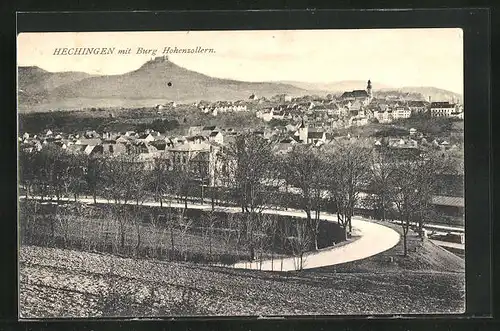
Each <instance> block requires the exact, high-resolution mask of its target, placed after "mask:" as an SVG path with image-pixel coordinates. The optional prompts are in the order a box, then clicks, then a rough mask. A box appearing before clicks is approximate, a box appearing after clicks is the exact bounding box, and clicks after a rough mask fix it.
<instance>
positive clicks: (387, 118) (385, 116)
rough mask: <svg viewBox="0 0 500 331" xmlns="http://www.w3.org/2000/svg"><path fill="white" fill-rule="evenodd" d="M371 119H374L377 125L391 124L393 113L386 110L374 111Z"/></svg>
mask: <svg viewBox="0 0 500 331" xmlns="http://www.w3.org/2000/svg"><path fill="white" fill-rule="evenodd" d="M373 117H374V118H376V119H377V120H378V121H379V123H391V122H392V121H393V120H394V117H393V112H392V110H390V109H387V110H385V111H381V110H378V111H374V112H373Z"/></svg>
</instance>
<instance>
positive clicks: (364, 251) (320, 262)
mask: <svg viewBox="0 0 500 331" xmlns="http://www.w3.org/2000/svg"><path fill="white" fill-rule="evenodd" d="M322 219H324V220H327V221H333V216H332V215H326V217H325V216H324V217H322ZM352 227H353V232H355V233H356V234H357V235H358V236H360V238H359V239H357V240H355V241H353V242H351V243H347V244H345V245H342V246H338V247H335V246H334V247H330V248H325V249H322V250H320V251H316V252H310V253H306V254H304V256H303V260H302V269H312V268H318V267H325V266H331V265H336V264H342V263H346V262H351V261H356V260H361V259H365V258H367V257H370V256H373V255H376V254H379V253H382V252H384V251H386V250H388V249H391V248H392V247H394V246H396V244H397V243H398V242H399V239H400V236H399V233H397V232H396V231H394V230H393V229H391V228H389V227H386V226H383V225H380V224H376V223H372V222H368V221H364V220H362V219H360V218H358V217H353V219H352ZM282 263H283V265H282ZM299 266H300V260H299V258H297V257H289V258H285V259H283V261H282V260H281V259H279V260H274V261H271V260H265V261H263V262H262V265H261V262H253V263H249V262H246V263H245V262H241V263H236V264H235V265H233V267H234V268H239V269H240V268H241V269H258V270H266V271H281V270H282V271H294V270H298V269H299Z"/></svg>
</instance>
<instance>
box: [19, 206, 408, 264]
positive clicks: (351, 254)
mask: <svg viewBox="0 0 500 331" xmlns="http://www.w3.org/2000/svg"><path fill="white" fill-rule="evenodd" d="M20 198H25V197H20ZM61 200H70V199H61ZM78 200H79V201H80V202H83V203H88V204H92V203H94V200H93V199H92V198H79V199H78ZM96 202H97V203H113V202H112V201H108V200H107V199H102V198H97V199H96ZM142 205H144V206H157V207H159V206H160V203H159V202H144V203H142ZM163 206H164V207H176V208H184V204H183V203H177V202H171V201H170V202H168V201H167V202H165V203H163ZM188 208H191V209H202V210H211V206H210V205H209V204H204V205H201V204H188ZM215 210H217V211H225V212H230V213H239V212H241V209H240V208H239V207H220V206H217V207H215ZM262 212H263V213H264V214H277V215H283V216H295V217H302V218H305V217H306V215H305V213H304V212H303V211H300V210H293V209H288V210H281V209H264V210H263V211H262ZM321 219H322V220H325V221H328V222H335V223H336V222H337V217H336V215H332V214H328V213H325V212H323V213H322V215H321ZM352 227H353V232H354V233H356V235H357V236H359V238H358V239H357V240H355V241H353V242H350V243H347V244H344V245H341V246H338V247H335V246H333V247H329V248H325V249H322V250H319V251H316V252H309V253H305V254H304V256H303V259H302V269H312V268H318V267H325V266H331V265H336V264H342V263H346V262H351V261H356V260H361V259H365V258H367V257H370V256H373V255H376V254H379V253H382V252H384V251H386V250H388V249H391V248H392V247H394V246H396V244H397V243H398V242H399V240H400V236H399V233H397V232H396V231H394V230H393V229H391V228H389V227H387V226H383V225H380V224H377V223H373V222H369V221H366V220H363V219H362V218H360V217H356V216H355V217H353V218H352ZM271 262H272V263H271ZM298 266H299V259H298V258H297V257H287V258H284V259H277V260H274V261H271V260H264V261H257V262H252V263H250V262H239V263H236V264H234V265H232V267H233V268H237V269H257V270H264V271H294V270H297V269H298Z"/></svg>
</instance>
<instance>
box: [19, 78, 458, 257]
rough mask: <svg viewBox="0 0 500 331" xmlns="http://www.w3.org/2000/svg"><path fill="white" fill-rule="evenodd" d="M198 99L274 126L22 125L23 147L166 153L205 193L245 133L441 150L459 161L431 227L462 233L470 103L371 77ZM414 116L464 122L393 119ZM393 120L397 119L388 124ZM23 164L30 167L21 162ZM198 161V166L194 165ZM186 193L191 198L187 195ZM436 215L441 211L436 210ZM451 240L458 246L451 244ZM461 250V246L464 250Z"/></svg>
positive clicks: (148, 161) (278, 145)
mask: <svg viewBox="0 0 500 331" xmlns="http://www.w3.org/2000/svg"><path fill="white" fill-rule="evenodd" d="M182 106H183V105H177V104H176V103H175V102H169V103H165V104H161V105H155V106H154V107H152V108H151V112H153V113H156V114H157V115H160V116H164V115H165V114H168V112H169V111H171V110H173V109H176V108H182ZM191 106H192V107H193V106H194V107H195V109H196V111H199V112H201V113H203V114H209V115H210V116H213V117H217V116H219V117H220V116H223V114H225V113H248V112H253V113H254V114H255V116H256V117H257V118H260V119H262V120H263V122H264V123H266V124H267V126H266V127H263V128H253V127H240V128H238V129H235V128H231V127H229V128H228V127H226V128H224V127H218V126H216V125H208V126H188V127H186V128H184V129H183V134H179V135H175V136H172V135H169V132H168V128H167V129H166V130H163V132H160V131H159V130H161V129H158V130H155V129H153V128H145V129H144V130H142V131H137V132H136V131H126V132H96V130H87V131H85V132H53V131H52V130H50V129H45V130H44V131H43V132H36V133H29V132H22V133H21V136H20V137H19V144H20V145H19V147H20V151H21V152H22V153H37V152H40V151H42V150H44V148H46V147H47V148H48V147H50V146H54V147H55V148H57V149H60V150H61V151H65V152H66V153H67V154H71V155H83V156H86V157H90V158H91V159H94V158H104V159H107V158H109V159H120V157H121V159H123V157H126V156H129V157H130V156H132V157H133V159H134V160H135V161H136V162H139V163H141V164H142V165H143V168H144V169H145V170H148V171H153V170H154V169H155V167H157V165H155V164H156V163H158V160H161V161H162V162H164V163H165V164H167V165H168V166H167V168H168V169H170V170H173V169H179V168H183V169H186V168H189V169H190V172H189V175H188V176H187V177H186V175H185V176H180V177H179V178H184V179H183V180H185V181H186V182H191V183H190V184H191V187H200V188H201V194H203V187H205V188H206V190H209V189H210V188H211V191H214V190H215V188H216V187H222V186H227V183H224V180H225V179H224V178H226V177H227V176H224V175H222V172H223V171H221V169H222V168H224V167H225V166H222V165H221V163H222V162H223V160H224V159H227V158H226V157H225V156H224V153H225V152H227V151H230V150H231V149H234V146H236V144H237V142H238V137H240V138H241V137H246V138H247V137H252V136H255V137H259V138H261V139H262V140H263V141H265V142H267V143H268V145H269V148H270V151H271V152H272V154H273V155H274V157H276V158H279V157H284V156H285V155H287V154H290V153H291V152H292V151H293V150H294V148H295V147H299V146H302V147H310V148H313V149H314V150H317V152H318V153H320V154H321V153H322V151H324V150H328V149H331V148H332V147H334V146H336V145H338V143H339V142H342V141H350V142H353V143H355V144H356V145H360V146H365V147H366V146H368V147H369V149H372V150H374V151H380V150H386V149H387V150H393V151H397V152H398V153H400V154H401V153H402V154H408V153H410V154H411V155H422V153H428V152H431V153H436V152H442V153H441V154H442V156H443V157H444V156H445V155H447V156H448V158H449V159H450V160H452V161H453V162H454V164H458V166H456V167H453V169H451V170H448V171H446V172H444V173H441V174H439V176H438V177H439V182H442V184H441V185H437V186H436V188H435V192H433V194H434V195H433V197H432V199H431V201H430V203H431V204H432V205H434V207H435V209H436V210H437V211H439V213H438V214H435V215H434V217H433V218H432V220H430V221H429V222H428V223H429V224H427V225H426V226H427V227H428V228H429V229H432V230H437V231H438V233H439V234H440V235H441V236H442V235H443V234H446V233H448V234H449V233H450V231H458V232H460V233H463V225H464V223H463V212H464V202H463V165H462V163H463V113H464V110H463V107H462V105H460V104H458V103H451V102H449V101H446V102H443V101H436V102H426V101H422V100H412V99H408V97H406V98H405V96H404V95H403V96H394V95H391V94H389V95H386V96H384V98H377V97H375V96H374V95H373V92H372V84H371V81H370V80H368V82H367V86H366V89H365V90H354V91H346V92H344V93H342V94H341V95H339V96H337V97H335V96H332V95H327V96H326V97H324V98H320V97H310V96H306V97H300V98H291V97H289V96H287V95H276V96H275V97H274V98H271V100H267V99H266V98H258V97H257V96H256V95H254V94H252V95H251V96H249V100H246V101H238V102H223V101H220V102H214V103H209V102H203V101H201V102H197V103H195V104H194V105H191ZM412 118H413V119H415V118H417V119H419V121H420V122H421V123H422V122H423V123H432V122H434V121H439V120H443V119H446V120H449V121H450V122H449V123H450V124H452V127H457V128H458V129H457V130H455V131H453V133H451V134H450V133H447V134H446V133H442V132H441V133H439V132H433V133H431V132H422V131H419V130H417V129H415V128H413V127H410V128H404V127H401V126H398V127H395V126H393V125H392V124H391V123H398V121H399V122H401V121H405V120H410V119H412ZM165 121H166V122H168V120H165V119H163V122H162V120H161V119H157V120H155V121H153V124H155V123H156V124H158V123H159V124H162V123H165ZM378 123H379V124H383V125H386V129H385V130H382V131H379V132H377V133H376V134H373V135H371V136H366V135H363V134H361V135H360V134H358V135H354V134H353V133H350V132H349V128H351V129H352V128H358V129H359V128H360V129H363V128H364V127H368V126H370V125H376V124H378ZM177 124H178V123H177ZM389 124H391V125H390V126H387V125H389ZM152 126H155V125H152ZM423 128H425V126H424V127H423ZM342 130H343V133H344V134H343V135H342V134H341V133H342ZM424 130H425V129H424ZM246 138H245V139H246ZM240 140H241V139H240ZM226 154H227V153H226ZM23 155H24V154H23ZM394 155H396V154H394ZM25 159H27V158H25V157H21V160H25ZM226 161H227V160H226ZM450 162H451V161H450ZM21 168H23V167H22V164H21ZM194 168H196V171H194V170H193V169H194ZM226 168H227V166H226ZM372 168H373V166H372ZM435 170H436V172H437V171H438V169H435ZM225 175H227V174H225ZM311 175H312V173H311ZM22 178H23V177H22ZM22 178H21V179H22ZM226 181H227V180H226ZM280 185H281V186H284V185H282V184H280ZM280 185H278V186H280ZM368 186H369V185H365V186H364V188H363V189H362V190H360V192H359V193H360V198H359V199H357V201H356V210H357V213H360V212H362V213H364V214H367V215H370V216H371V215H372V210H374V208H375V207H374V206H373V203H371V204H370V203H368V205H369V206H367V203H364V202H363V200H366V201H369V200H370V199H372V196H373V193H374V192H372V191H370V189H369V187H368ZM280 189H283V188H282V187H281V188H280ZM375 193H376V192H375ZM190 194H191V195H199V194H200V193H199V190H198V189H195V190H194V191H193V190H190ZM185 198H186V203H187V199H188V197H187V195H186V196H185ZM191 198H192V197H191ZM192 199H194V198H192ZM193 201H198V200H193ZM202 201H203V198H202ZM212 203H213V202H212ZM269 203H270V202H268V204H269ZM375 209H376V208H375ZM353 212H354V211H353ZM436 215H439V216H437V217H436ZM446 226H451V227H449V228H447V227H446ZM439 231H441V232H439ZM443 231H444V233H442V232H443ZM445 237H446V236H445ZM445 241H446V239H445ZM454 241H456V240H454ZM463 242H464V239H463V235H462V236H461V237H460V236H459V239H458V243H459V244H463ZM444 245H445V246H451V247H455V246H456V245H454V244H451V245H448V244H446V243H444ZM455 248H456V247H455ZM458 251H459V252H461V251H460V249H459V250H458Z"/></svg>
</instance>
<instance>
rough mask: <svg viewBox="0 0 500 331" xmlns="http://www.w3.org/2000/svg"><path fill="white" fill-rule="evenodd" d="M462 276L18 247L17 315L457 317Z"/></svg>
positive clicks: (460, 300)
mask: <svg viewBox="0 0 500 331" xmlns="http://www.w3.org/2000/svg"><path fill="white" fill-rule="evenodd" d="M464 278H465V277H464V274H463V273H461V272H442V271H403V270H400V271H397V272H394V271H387V272H384V271H382V270H379V272H364V273H355V272H354V273H353V272H342V273H339V272H338V273H335V272H321V271H302V272H295V273H270V272H262V271H250V270H236V269H230V268H221V267H213V266H202V265H193V264H188V263H179V262H158V261H148V260H135V259H126V258H118V257H114V256H110V255H102V254H93V253H85V252H77V251H71V250H61V249H54V248H41V247H35V246H23V247H21V250H20V283H21V284H20V307H21V310H20V312H21V317H22V318H40V317H56V316H58V317H97V316H172V315H175V316H180V315H181V316H194V315H235V316H236V315H240V316H241V315H294V314H304V315H312V314H332V315H338V314H398V315H400V314H404V313H408V314H412V313H459V312H463V310H464V290H463V289H464Z"/></svg>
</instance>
